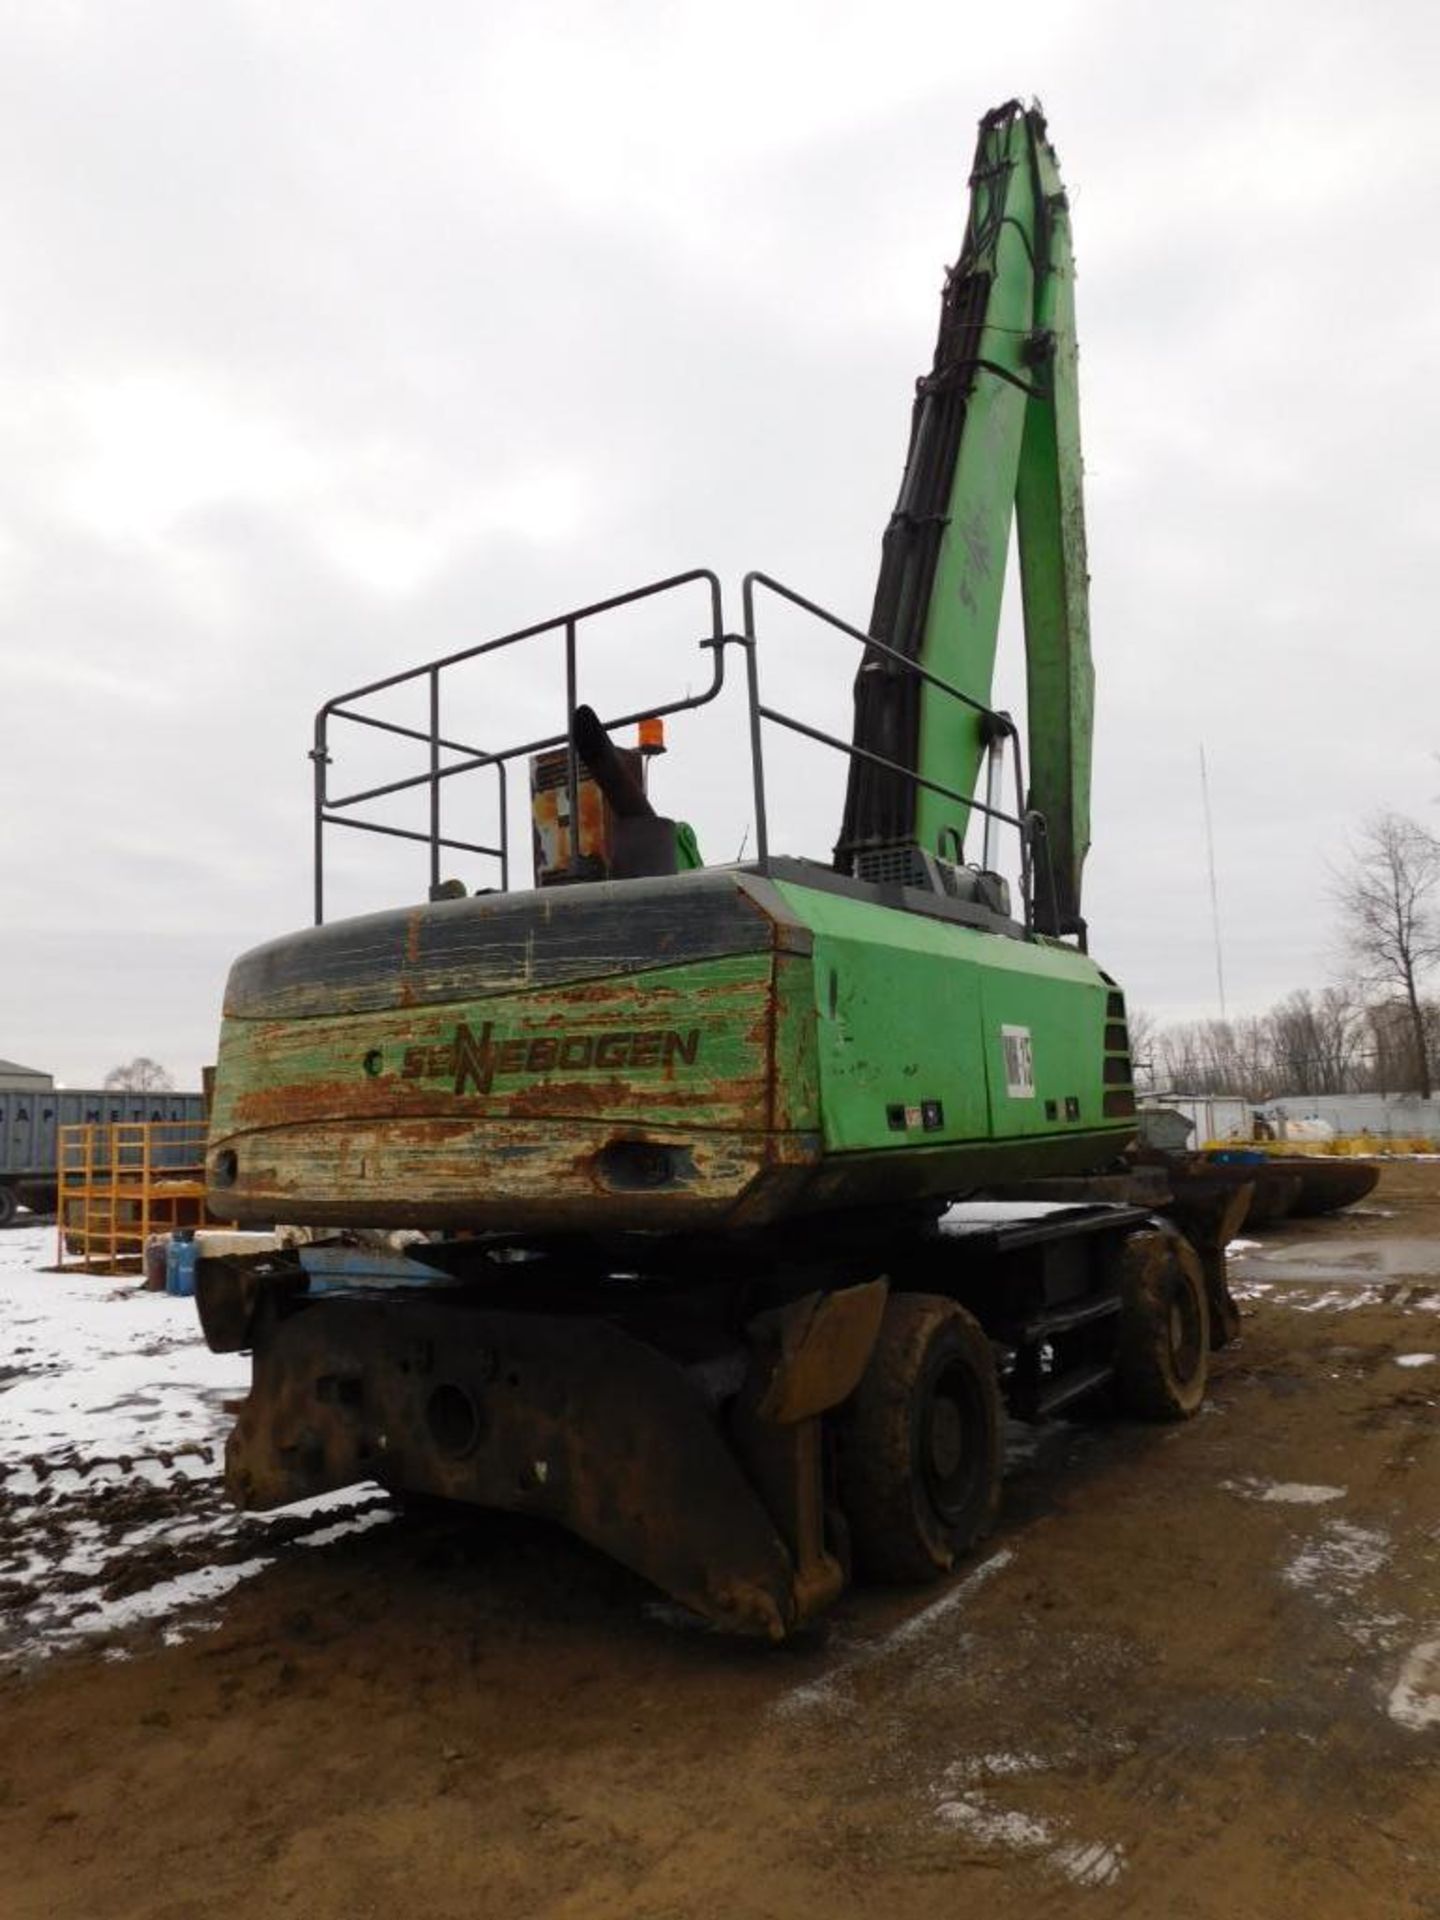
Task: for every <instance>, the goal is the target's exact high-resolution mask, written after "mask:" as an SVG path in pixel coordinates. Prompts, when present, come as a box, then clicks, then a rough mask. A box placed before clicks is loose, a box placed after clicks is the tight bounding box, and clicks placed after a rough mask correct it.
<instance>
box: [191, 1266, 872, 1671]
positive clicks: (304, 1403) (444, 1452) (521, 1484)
mask: <svg viewBox="0 0 1440 1920" xmlns="http://www.w3.org/2000/svg"><path fill="white" fill-rule="evenodd" d="M370 1478H378V1479H379V1480H381V1481H382V1483H384V1484H385V1485H388V1486H391V1487H395V1488H397V1489H401V1490H405V1491H410V1492H428V1493H433V1494H439V1495H442V1496H444V1497H446V1498H449V1499H459V1500H469V1501H473V1502H476V1503H478V1504H479V1505H482V1506H489V1507H499V1508H504V1509H508V1510H511V1511H516V1512H525V1513H535V1514H540V1515H543V1516H545V1517H546V1518H548V1519H551V1520H555V1521H558V1522H560V1524H562V1525H564V1526H566V1527H568V1528H570V1529H571V1531H572V1532H574V1533H577V1534H579V1535H580V1536H581V1537H582V1538H583V1539H586V1540H589V1541H590V1542H591V1543H592V1544H593V1545H595V1546H597V1547H599V1548H601V1549H602V1550H603V1551H604V1552H606V1553H609V1554H610V1555H612V1556H613V1557H614V1558H616V1559H618V1560H621V1561H623V1562H624V1563H625V1564H626V1565H628V1566H630V1567H632V1568H634V1569H635V1570H636V1571H637V1572H639V1573H641V1574H643V1575H644V1576H645V1577H646V1578H647V1579H649V1580H652V1581H654V1582H655V1583H656V1585H658V1586H660V1587H662V1588H664V1589H665V1590H666V1591H667V1592H669V1593H671V1594H673V1595H674V1596H675V1597H676V1598H677V1599H679V1600H681V1601H683V1602H684V1603H685V1604H686V1605H687V1606H691V1607H693V1608H695V1610H696V1611H697V1612H699V1613H702V1614H704V1615H706V1616H707V1617H708V1618H710V1619H711V1620H713V1621H715V1622H716V1623H717V1624H718V1625H721V1626H723V1627H725V1628H727V1629H729V1630H731V1631H736V1632H741V1633H751V1634H759V1635H762V1636H765V1637H769V1638H772V1639H779V1638H781V1637H783V1635H784V1634H785V1633H786V1632H787V1631H789V1630H790V1629H791V1628H792V1627H793V1626H795V1625H796V1624H797V1623H798V1621H799V1620H800V1619H801V1618H802V1617H803V1614H804V1612H805V1610H806V1607H807V1602H808V1604H811V1605H813V1604H819V1603H820V1601H822V1600H824V1599H828V1598H830V1597H832V1596H833V1592H834V1591H835V1588H836V1587H837V1585H838V1572H839V1569H838V1567H836V1566H835V1565H834V1563H833V1562H831V1563H830V1566H829V1569H828V1575H829V1577H825V1576H826V1574H827V1569H826V1568H824V1567H817V1566H816V1565H815V1564H814V1561H815V1556H814V1555H813V1554H812V1555H810V1557H809V1560H808V1561H807V1565H806V1575H807V1577H806V1579H805V1580H804V1581H803V1582H802V1583H799V1584H798V1585H797V1580H796V1565H795V1561H794V1558H793V1556H792V1554H791V1552H790V1550H789V1549H788V1548H787V1545H786V1543H785V1540H784V1538H783V1536H782V1532H781V1530H780V1527H779V1526H777V1523H776V1521H775V1520H774V1519H772V1517H771V1515H770V1514H769V1513H767V1511H766V1509H765V1506H764V1505H763V1504H762V1502H761V1500H760V1499H759V1498H758V1497H757V1495H756V1493H755V1491H754V1489H753V1487H752V1485H751V1483H750V1481H749V1479H748V1478H747V1476H746V1474H745V1473H744V1472H743V1471H742V1470H741V1467H740V1464H739V1462H738V1460H737V1458H736V1456H735V1454H734V1453H733V1452H732V1451H731V1449H730V1447H729V1446H728V1445H727V1444H726V1442H725V1440H724V1437H723V1435H722V1432H721V1428H720V1425H719V1423H718V1422H717V1421H716V1419H715V1417H714V1415H713V1414H712V1412H711V1410H710V1408H709V1407H708V1406H707V1405H706V1403H705V1402H704V1400H703V1399H702V1398H701V1396H700V1395H699V1393H698V1392H697V1391H696V1390H695V1388H694V1387H693V1386H692V1385H691V1383H690V1381H689V1380H688V1379H687V1377H686V1376H685V1374H684V1373H683V1371H682V1370H681V1368H680V1367H678V1366H677V1365H676V1364H675V1363H674V1362H672V1361H671V1360H669V1359H667V1358H666V1357H665V1355H664V1354H662V1353H660V1352H659V1351H658V1350H656V1349H655V1348H654V1347H652V1346H650V1345H648V1344H647V1343H645V1342H644V1341H642V1340H639V1339H636V1338H633V1337H631V1336H630V1335H629V1334H627V1333H624V1332H621V1331H620V1330H619V1329H618V1328H616V1327H614V1326H613V1325H611V1324H609V1323H608V1322H607V1321H604V1320H598V1319H590V1318H565V1317H563V1316H558V1315H539V1314H511V1313H493V1312H481V1311H475V1310H470V1309H466V1308H455V1307H440V1306H434V1305H431V1304H429V1303H414V1302H405V1303H397V1302H394V1301H385V1302H374V1303H371V1302H365V1303H359V1302H347V1303H345V1305H344V1306H343V1308H340V1307H339V1306H338V1303H335V1302H331V1303H329V1304H328V1305H327V1304H326V1303H324V1302H322V1303H320V1304H319V1305H316V1306H311V1307H306V1308H303V1309H302V1310H301V1311H299V1312H297V1313H295V1314H293V1315H292V1316H290V1317H289V1318H287V1319H284V1320H282V1321H280V1322H279V1323H278V1324H277V1325H276V1326H274V1327H273V1328H272V1329H271V1330H270V1333H269V1335H268V1337H267V1338H265V1339H264V1340H263V1341H261V1342H260V1343H259V1344H258V1345H257V1348H256V1352H255V1374H254V1384H253V1386H252V1389H251V1393H250V1397H249V1399H248V1400H247V1401H246V1402H245V1404H244V1406H243V1408H242V1410H241V1413H240V1418H239V1421H238V1423H237V1425H236V1428H235V1430H234V1432H233V1434H232V1435H231V1438H230V1442H229V1445H228V1447H227V1451H226V1481H227V1485H228V1487H229V1489H230V1492H231V1495H232V1497H233V1498H234V1499H235V1500H236V1501H237V1502H238V1504H240V1505H242V1506H245V1507H252V1508H253V1507H270V1506H276V1505H282V1504H285V1503H287V1502H290V1501H293V1500H298V1499H303V1498H305V1497H307V1496H308V1495H311V1494H314V1493H318V1492H321V1491H323V1490H326V1489H329V1488H332V1487H342V1486H347V1485H350V1484H351V1483H353V1482H354V1481H357V1480H361V1479H370ZM806 1524H807V1526H809V1527H811V1528H814V1527H818V1526H819V1525H820V1524H821V1516H820V1513H819V1510H818V1507H817V1508H816V1509H815V1511H813V1512H810V1513H808V1514H807V1515H806Z"/></svg>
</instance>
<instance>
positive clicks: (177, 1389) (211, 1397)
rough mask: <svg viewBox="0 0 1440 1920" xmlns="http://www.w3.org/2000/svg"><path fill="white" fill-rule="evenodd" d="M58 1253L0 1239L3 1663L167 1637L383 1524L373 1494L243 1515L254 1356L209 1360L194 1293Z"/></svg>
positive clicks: (385, 1512) (40, 1234)
mask: <svg viewBox="0 0 1440 1920" xmlns="http://www.w3.org/2000/svg"><path fill="white" fill-rule="evenodd" d="M55 1253H56V1240H55V1229H54V1227H53V1226H47V1227H41V1226H24V1227H18V1228H12V1229H10V1230H8V1231H7V1232H4V1233H0V1621H3V1625H0V1661H14V1660H16V1659H32V1658H35V1657H39V1656H43V1655H46V1654H49V1653H52V1652H55V1651H56V1650H57V1649H59V1648H61V1647H65V1646H69V1645H73V1644H75V1643H76V1642H77V1641H79V1640H83V1639H87V1638H90V1637H93V1636H95V1635H97V1634H103V1633H111V1632H114V1631H116V1630H118V1629H121V1628H130V1627H133V1626H135V1625H137V1624H139V1623H142V1622H147V1621H149V1622H160V1623H169V1624H168V1626H166V1627H165V1629H164V1630H165V1632H166V1634H167V1636H169V1637H173V1634H174V1633H175V1631H176V1630H177V1624H178V1625H179V1626H181V1627H183V1625H184V1624H185V1623H186V1622H187V1621H188V1622H190V1623H193V1622H194V1620H195V1610H196V1608H197V1607H200V1606H202V1605H204V1604H205V1603H208V1602H213V1601H214V1600H216V1599H218V1598H219V1597H220V1596H221V1595H222V1594H223V1593H225V1592H227V1591H228V1590H229V1589H230V1588H232V1587H234V1586H236V1585H237V1584H239V1582H241V1581H242V1580H245V1579H248V1578H250V1577H251V1576H252V1575H253V1574H255V1573H258V1572H260V1571H261V1569H262V1568H264V1567H266V1566H268V1565H269V1564H270V1563H271V1561H272V1560H273V1559H275V1557H276V1556H277V1554H278V1553H279V1552H280V1551H282V1550H289V1549H290V1548H291V1547H292V1546H296V1545H301V1546H312V1545H313V1546H320V1545H324V1544H327V1543H328V1542H329V1541H331V1540H334V1539H338V1538H339V1537H341V1535H343V1534H345V1533H350V1532H354V1531H356V1530H357V1529H360V1528H363V1527H368V1526H374V1525H377V1524H379V1523H381V1522H382V1521H383V1520H386V1519H388V1518H389V1515H390V1512H391V1509H390V1506H389V1503H388V1502H387V1501H386V1500H385V1497H384V1496H383V1495H382V1494H381V1493H380V1491H379V1489H378V1488H374V1487H366V1488H351V1489H348V1490H347V1491H346V1492H344V1493H340V1494H333V1495H325V1496H323V1497H322V1498H320V1499H319V1500H310V1501H306V1502H304V1503H303V1504H302V1505H300V1506H295V1507H287V1508H286V1509H285V1510H284V1511H283V1513H280V1514H275V1515H271V1516H260V1517H256V1516H242V1515H239V1514H237V1513H235V1512H234V1511H233V1510H232V1509H231V1508H230V1506H229V1504H228V1502H227V1501H226V1499H225V1496H224V1490H223V1487H222V1485H221V1479H220V1476H221V1469H222V1464H223V1458H224V1437H225V1432H226V1429H227V1427H228V1426H229V1423H230V1416H229V1413H228V1411H227V1402H232V1401H235V1400H238V1399H240V1398H241V1397H243V1395H244V1393H245V1390H246V1386H247V1383H248V1374H249V1361H248V1359H247V1358H246V1357H245V1356H243V1355H241V1354H215V1353H211V1352H210V1350H209V1349H208V1348H207V1347H206V1345H205V1342H204V1340H203V1339H202V1337H201V1334H200V1327H199V1322H198V1320H197V1318H196V1313H195V1303H194V1301H193V1300H182V1299H173V1298H171V1297H170V1296H168V1295H166V1294H163V1293H147V1292H145V1291H144V1290H143V1289H142V1288H141V1287H140V1286H139V1284H138V1282H137V1281H136V1280H134V1279H129V1278H126V1279H118V1280H117V1279H109V1278H102V1277H98V1276H95V1275H89V1274H78V1273H64V1274H61V1273H47V1272H45V1271H43V1269H44V1268H45V1267H47V1266H49V1265H51V1264H52V1263H53V1262H54V1259H55Z"/></svg>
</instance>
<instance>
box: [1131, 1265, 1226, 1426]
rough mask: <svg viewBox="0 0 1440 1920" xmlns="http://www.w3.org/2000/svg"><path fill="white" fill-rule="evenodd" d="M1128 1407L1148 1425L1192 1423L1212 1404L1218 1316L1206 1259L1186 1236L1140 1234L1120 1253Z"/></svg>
mask: <svg viewBox="0 0 1440 1920" xmlns="http://www.w3.org/2000/svg"><path fill="white" fill-rule="evenodd" d="M1120 1261H1121V1266H1120V1333H1119V1342H1118V1349H1117V1353H1116V1365H1115V1378H1116V1386H1117V1389H1118V1396H1119V1400H1120V1404H1121V1405H1122V1406H1123V1407H1124V1408H1125V1410H1126V1411H1127V1412H1128V1413H1135V1414H1139V1415H1140V1416H1141V1418H1142V1419H1146V1420H1188V1419H1189V1418H1190V1416H1191V1415H1192V1414H1193V1413H1195V1412H1197V1411H1198V1409H1199V1406H1200V1402H1201V1401H1202V1400H1203V1399H1204V1398H1205V1383H1206V1380H1207V1378H1208V1374H1209V1354H1210V1314H1209V1307H1208V1304H1207V1301H1206V1294H1205V1274H1204V1271H1203V1269H1202V1268H1201V1265H1200V1260H1199V1256H1198V1255H1197V1254H1196V1252H1195V1250H1194V1248H1193V1247H1192V1246H1191V1245H1190V1243H1189V1241H1188V1240H1184V1239H1182V1238H1181V1236H1180V1235H1179V1234H1178V1233H1168V1232H1162V1231H1160V1230H1156V1231H1155V1232H1153V1233H1136V1234H1132V1235H1131V1236H1130V1238H1129V1239H1128V1240H1127V1241H1126V1242H1125V1245H1124V1247H1123V1248H1122V1250H1121V1254H1120Z"/></svg>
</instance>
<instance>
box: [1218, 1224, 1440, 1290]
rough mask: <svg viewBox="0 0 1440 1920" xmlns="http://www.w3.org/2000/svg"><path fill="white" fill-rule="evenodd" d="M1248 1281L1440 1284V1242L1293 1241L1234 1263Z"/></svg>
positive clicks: (1396, 1239) (1328, 1283) (1336, 1283)
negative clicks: (1432, 1281) (1406, 1281)
mask: <svg viewBox="0 0 1440 1920" xmlns="http://www.w3.org/2000/svg"><path fill="white" fill-rule="evenodd" d="M1232 1266H1233V1270H1234V1271H1235V1272H1236V1273H1237V1274H1238V1275H1239V1276H1240V1277H1241V1278H1242V1279H1252V1280H1256V1279H1259V1278H1261V1277H1262V1276H1264V1277H1266V1278H1270V1277H1276V1278H1278V1277H1282V1276H1283V1278H1285V1279H1286V1280H1318V1281H1320V1282H1322V1283H1323V1284H1324V1285H1325V1286H1365V1285H1367V1284H1368V1283H1370V1282H1372V1281H1374V1280H1377V1279H1408V1280H1440V1239H1436V1240H1421V1239H1409V1238H1405V1237H1401V1236H1397V1237H1396V1238H1394V1239H1389V1238H1387V1239H1384V1240H1378V1239H1377V1240H1344V1241H1339V1240H1337V1241H1334V1242H1331V1243H1329V1244H1327V1243H1325V1242H1323V1241H1304V1242H1299V1241H1290V1242H1287V1243H1285V1244H1284V1245H1281V1246H1270V1247H1265V1248H1264V1249H1263V1250H1262V1249H1257V1250H1256V1251H1254V1252H1251V1251H1249V1250H1247V1251H1246V1252H1245V1253H1244V1254H1242V1255H1241V1256H1240V1257H1239V1258H1236V1259H1233V1260H1232Z"/></svg>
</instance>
